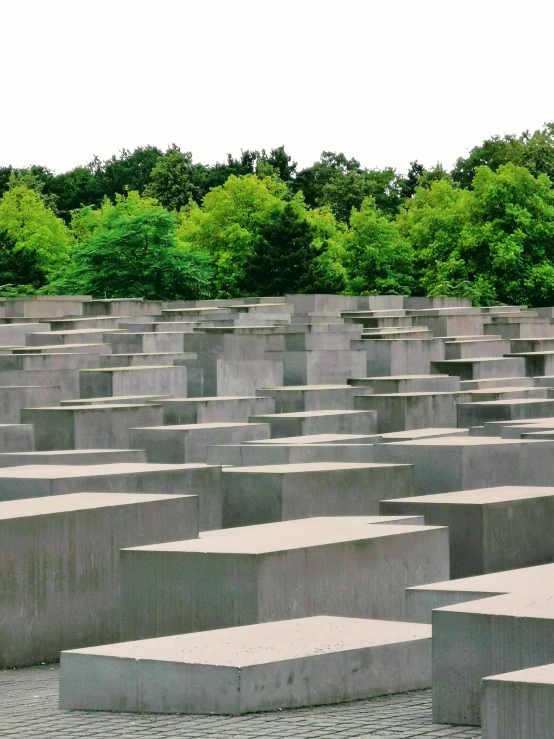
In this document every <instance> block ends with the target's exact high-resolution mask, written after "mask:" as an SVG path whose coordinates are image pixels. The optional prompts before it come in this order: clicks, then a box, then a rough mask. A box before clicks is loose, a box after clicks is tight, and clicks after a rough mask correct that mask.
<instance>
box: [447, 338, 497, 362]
mask: <svg viewBox="0 0 554 739" xmlns="http://www.w3.org/2000/svg"><path fill="white" fill-rule="evenodd" d="M444 349H445V356H444V358H445V359H468V358H469V359H474V358H477V357H501V356H502V355H503V354H509V352H510V342H509V340H508V339H493V338H490V339H488V338H484V339H483V338H481V339H462V340H455V341H446V342H445V345H444Z"/></svg>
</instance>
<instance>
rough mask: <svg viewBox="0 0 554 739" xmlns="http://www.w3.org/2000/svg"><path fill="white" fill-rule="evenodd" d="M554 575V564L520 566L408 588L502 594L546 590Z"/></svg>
mask: <svg viewBox="0 0 554 739" xmlns="http://www.w3.org/2000/svg"><path fill="white" fill-rule="evenodd" d="M553 577H554V564H547V565H536V566H535V567H520V568H518V569H516V570H504V571H502V572H492V573H490V574H488V575H475V576H474V577H462V578H459V579H458V580H444V581H442V582H435V583H429V584H428V585H416V586H414V587H411V588H407V590H410V591H411V590H414V591H415V590H417V591H419V590H430V591H437V590H438V591H443V590H444V591H452V592H461V593H491V594H492V595H502V594H505V593H513V592H516V591H519V590H522V589H523V590H530V589H535V588H537V589H539V590H544V585H545V583H548V582H552V578H553Z"/></svg>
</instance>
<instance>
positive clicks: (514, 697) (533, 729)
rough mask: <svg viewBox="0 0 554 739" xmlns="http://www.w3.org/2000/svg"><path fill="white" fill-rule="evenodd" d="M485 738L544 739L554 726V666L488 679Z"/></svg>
mask: <svg viewBox="0 0 554 739" xmlns="http://www.w3.org/2000/svg"><path fill="white" fill-rule="evenodd" d="M481 689H482V699H481V720H482V723H483V739H523V737H525V739H544V737H548V736H550V735H551V734H552V727H554V664H550V665H541V666H540V667H530V668H528V669H526V670H516V671H515V672H507V673H504V674H503V675H493V676H491V677H485V678H484V679H483V681H482V683H481Z"/></svg>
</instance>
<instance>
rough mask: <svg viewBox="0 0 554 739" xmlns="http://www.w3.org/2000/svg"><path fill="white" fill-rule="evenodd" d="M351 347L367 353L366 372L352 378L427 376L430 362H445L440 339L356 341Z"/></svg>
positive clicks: (442, 344) (442, 343) (352, 375)
mask: <svg viewBox="0 0 554 739" xmlns="http://www.w3.org/2000/svg"><path fill="white" fill-rule="evenodd" d="M351 346H352V348H356V349H362V350H364V351H365V353H366V366H365V372H360V373H357V374H350V375H349V377H376V376H379V375H381V376H383V375H384V376H387V377H389V376H396V375H414V374H416V375H428V374H429V373H430V372H431V369H430V367H431V362H432V361H434V360H441V359H444V342H443V341H442V340H441V339H416V338H405V339H403V338H398V339H376V340H373V339H362V340H361V341H353V342H352V344H351ZM443 374H444V373H443ZM446 374H453V373H448V372H447V373H446Z"/></svg>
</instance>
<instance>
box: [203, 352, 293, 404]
mask: <svg viewBox="0 0 554 739" xmlns="http://www.w3.org/2000/svg"><path fill="white" fill-rule="evenodd" d="M216 373H217V395H222V396H233V395H255V394H256V390H257V389H258V388H259V387H263V386H267V385H282V384H283V381H284V376H283V363H282V362H281V361H278V360H270V359H252V360H250V359H248V360H236V359H224V358H220V359H218V360H217V365H216Z"/></svg>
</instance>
